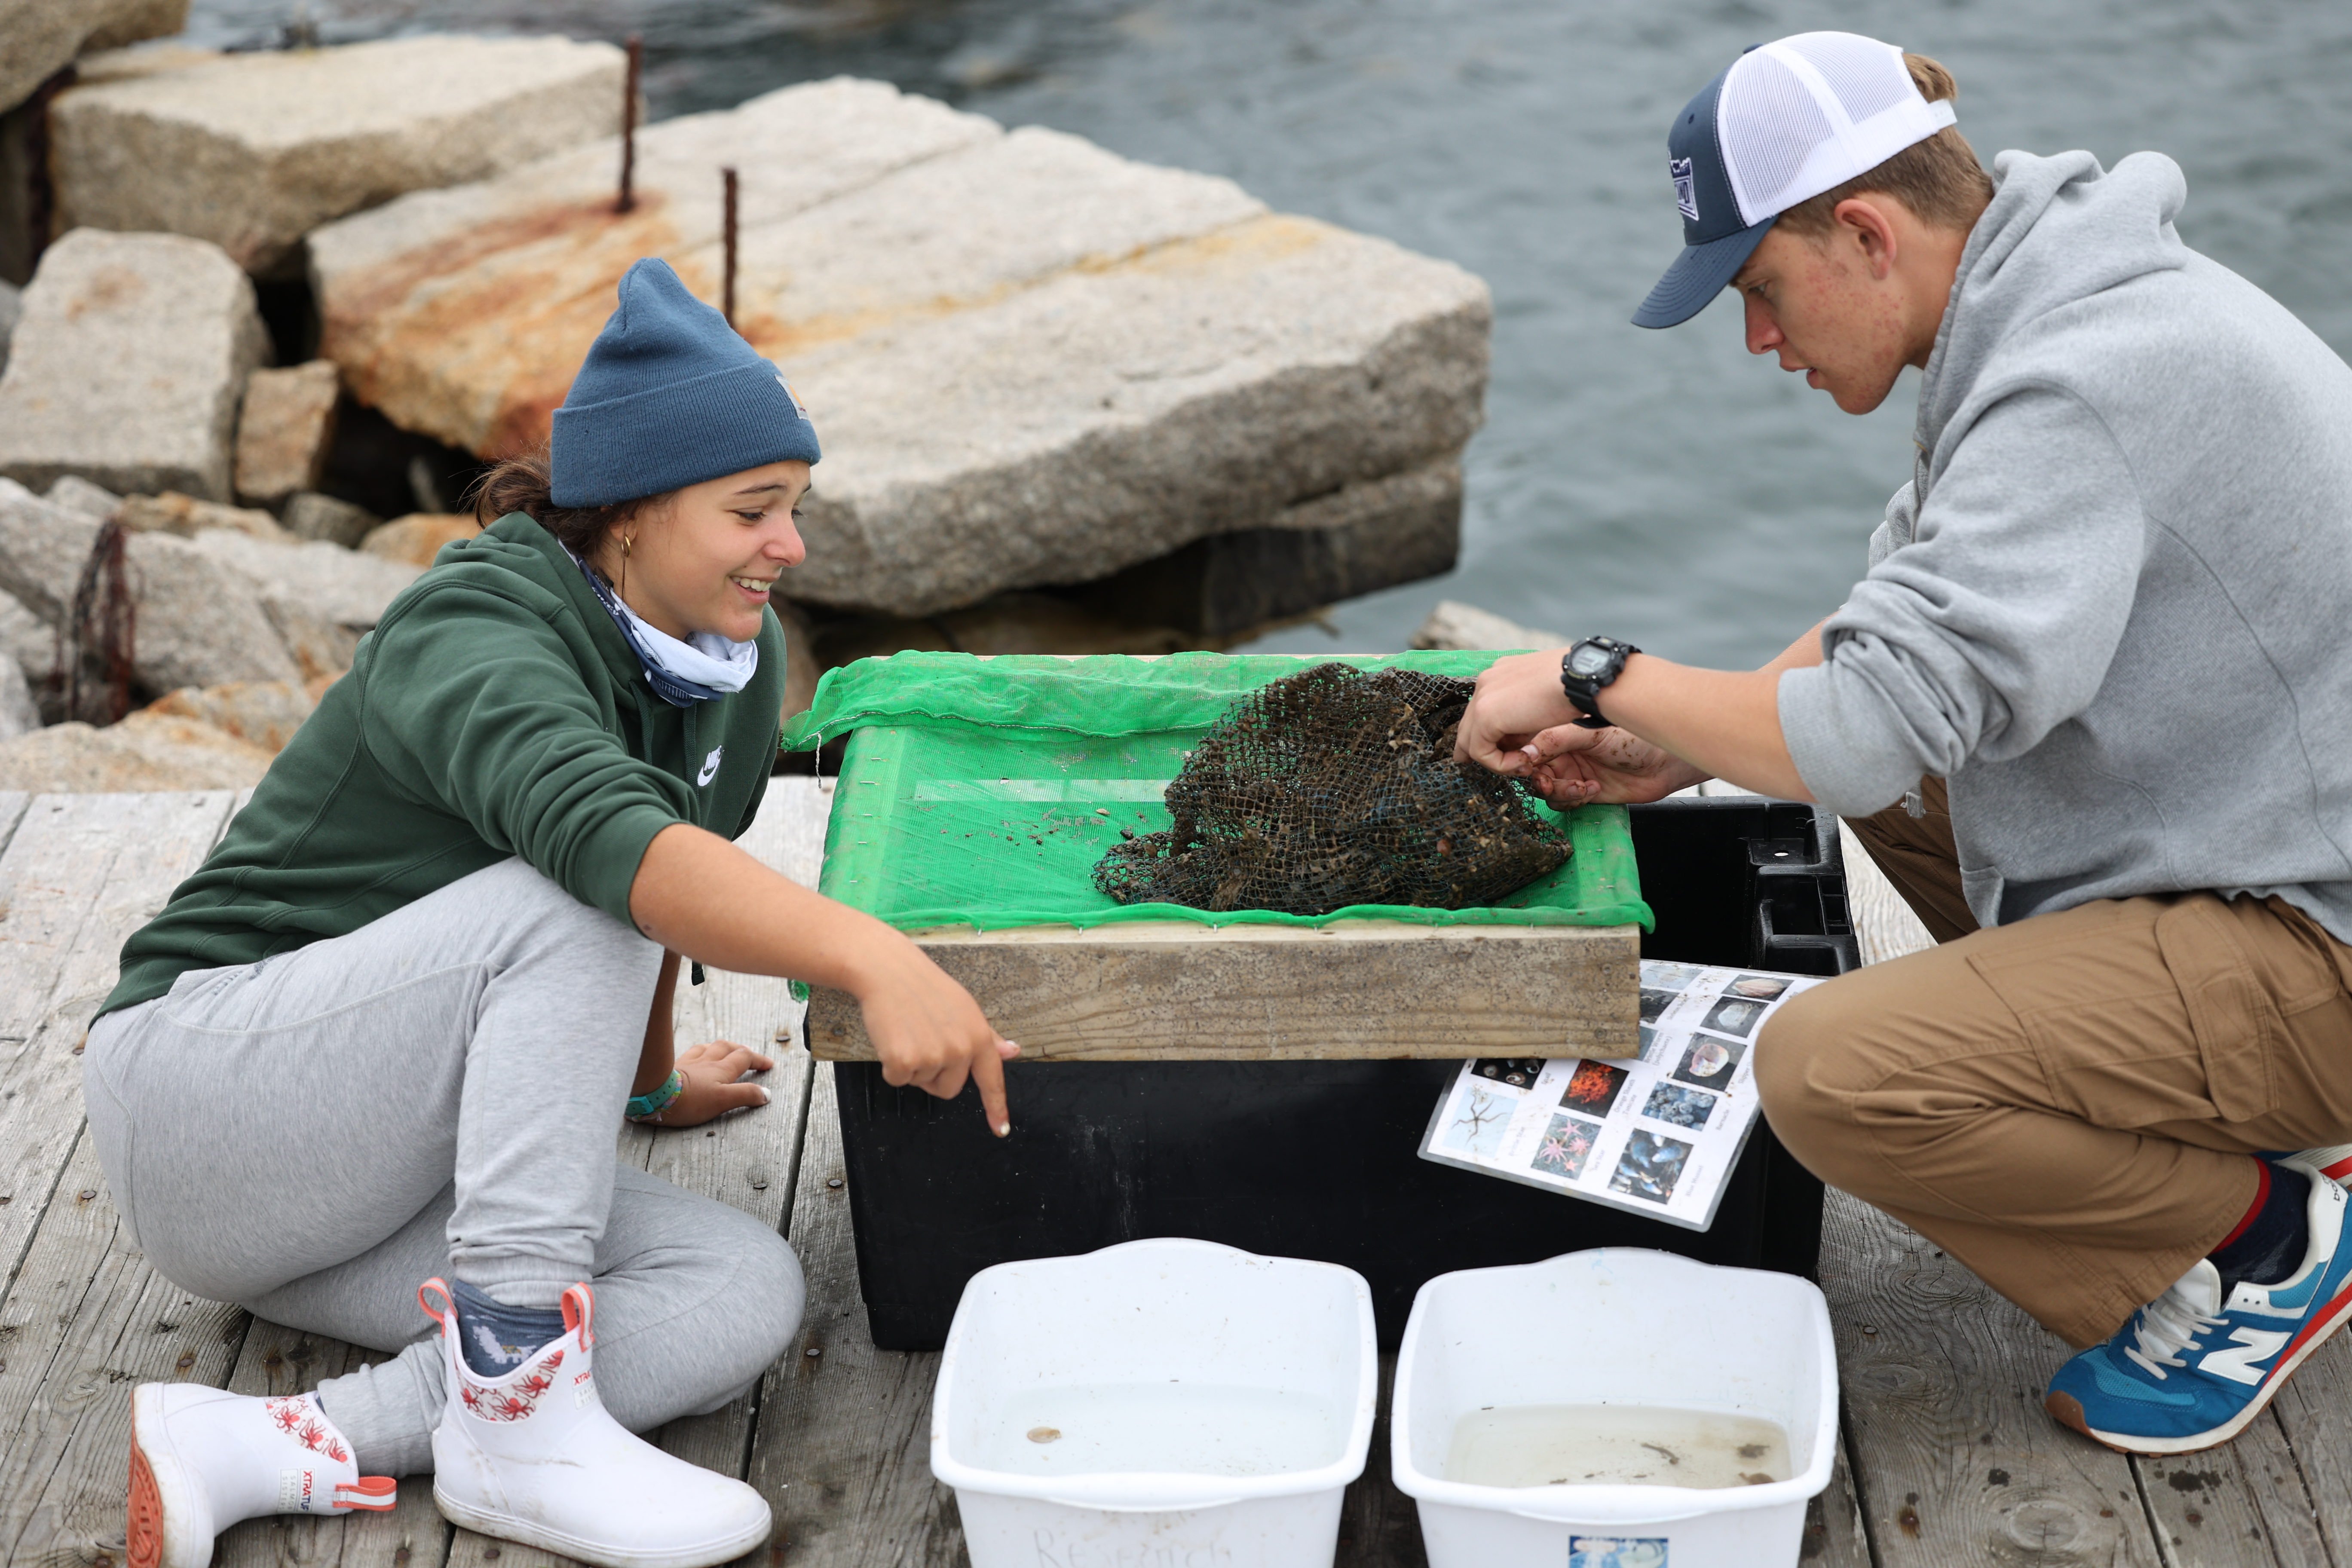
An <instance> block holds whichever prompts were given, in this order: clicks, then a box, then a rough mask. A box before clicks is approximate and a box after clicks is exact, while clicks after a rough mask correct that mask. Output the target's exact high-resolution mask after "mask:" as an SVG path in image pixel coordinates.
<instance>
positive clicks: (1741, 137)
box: [1716, 53, 1834, 221]
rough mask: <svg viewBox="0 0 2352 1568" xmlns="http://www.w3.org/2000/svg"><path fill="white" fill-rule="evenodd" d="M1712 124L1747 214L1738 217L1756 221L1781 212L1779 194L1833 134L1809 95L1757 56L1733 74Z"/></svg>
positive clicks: (1790, 75) (1789, 74) (1788, 73)
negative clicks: (1718, 132) (1719, 133)
mask: <svg viewBox="0 0 2352 1568" xmlns="http://www.w3.org/2000/svg"><path fill="white" fill-rule="evenodd" d="M1716 123H1717V125H1719V126H1721V127H1722V131H1723V155H1724V161H1725V162H1726V163H1728V164H1729V165H1730V166H1731V174H1732V180H1733V183H1734V186H1735V188H1736V189H1737V190H1738V192H1739V194H1740V196H1741V197H1742V205H1744V206H1745V208H1746V211H1745V212H1744V213H1743V214H1742V215H1741V216H1747V217H1751V218H1752V219H1753V220H1755V221H1761V220H1762V218H1763V217H1764V216H1765V215H1767V214H1769V213H1777V212H1779V211H1780V209H1781V207H1782V205H1784V204H1783V203H1782V202H1781V201H1780V193H1781V192H1782V191H1784V190H1786V189H1788V187H1789V182H1790V181H1791V180H1793V179H1795V178H1796V177H1797V174H1798V171H1800V170H1801V169H1802V168H1803V167H1804V166H1805V160H1806V159H1807V158H1808V157H1810V156H1811V155H1812V151H1813V149H1814V148H1816V147H1818V146H1820V145H1821V144H1822V142H1827V141H1829V140H1830V139H1831V137H1832V135H1833V134H1834V133H1833V132H1832V131H1831V130H1830V122H1829V120H1828V118H1827V117H1826V116H1824V115H1823V114H1822V110H1821V106H1820V105H1819V104H1816V103H1815V102H1814V101H1813V94H1812V89H1810V88H1808V87H1807V86H1806V85H1805V84H1804V83H1803V82H1802V81H1801V80H1799V79H1798V77H1797V73H1796V72H1794V71H1792V70H1790V68H1788V67H1787V66H1784V65H1782V64H1781V63H1780V61H1779V60H1776V59H1774V58H1772V57H1771V56H1770V55H1768V54H1762V53H1758V54H1752V55H1748V56H1747V57H1745V58H1742V59H1741V60H1740V62H1739V63H1738V65H1737V66H1735V67H1734V68H1732V72H1731V75H1730V77H1729V79H1727V80H1726V81H1725V82H1724V84H1723V102H1722V107H1721V109H1720V110H1719V111H1718V112H1717V117H1716Z"/></svg>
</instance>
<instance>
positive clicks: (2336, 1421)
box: [2199, 1333, 2352, 1568]
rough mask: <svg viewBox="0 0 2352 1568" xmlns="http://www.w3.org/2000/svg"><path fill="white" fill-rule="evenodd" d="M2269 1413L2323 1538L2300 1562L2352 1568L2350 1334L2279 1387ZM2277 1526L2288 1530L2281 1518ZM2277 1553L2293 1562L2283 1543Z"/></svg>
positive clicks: (2315, 1355)
mask: <svg viewBox="0 0 2352 1568" xmlns="http://www.w3.org/2000/svg"><path fill="white" fill-rule="evenodd" d="M2271 1413H2272V1414H2273V1415H2274V1416H2276V1417H2277V1419H2278V1424H2279V1430H2280V1432H2281V1434H2282V1435H2283V1436H2284V1437H2285V1438H2286V1441H2287V1447H2288V1451H2289V1453H2290V1454H2291V1455H2292V1457H2293V1458H2294V1466H2295V1473H2296V1475H2297V1476H2298V1477H2300V1479H2302V1482H2303V1486H2304V1489H2305V1496H2306V1497H2307V1498H2308V1499H2309V1500H2310V1504H2311V1509H2312V1521H2311V1522H2312V1529H2313V1531H2315V1532H2316V1534H2317V1535H2318V1537H2319V1542H2320V1550H2318V1551H2311V1550H2309V1549H2308V1548H2307V1547H2306V1548H2305V1553H2306V1554H2305V1556H2304V1557H2303V1558H2302V1559H2301V1561H2302V1562H2305V1563H2332V1564H2334V1565H2335V1568H2352V1441H2347V1436H2352V1432H2347V1428H2352V1333H2339V1334H2337V1335H2336V1337H2335V1338H2334V1339H2332V1340H2330V1341H2329V1342H2327V1343H2326V1344H2324V1345H2322V1346H2320V1347H2319V1349H2318V1350H2317V1351H2315V1352H2313V1354H2312V1357H2311V1359H2310V1360H2309V1361H2306V1362H2305V1363H2303V1365H2302V1366H2301V1367H2300V1368H2298V1369H2297V1370H2296V1372H2295V1374H2294V1377H2292V1378H2290V1379H2289V1380H2288V1381H2287V1385H2286V1386H2285V1387H2284V1388H2283V1389H2281V1390H2280V1391H2279V1394H2278V1397H2277V1399H2276V1400H2274V1401H2273V1404H2272V1405H2271ZM2199 1479H2200V1480H2201V1479H2202V1477H2201V1476H2200V1478H2199ZM2281 1489H2282V1490H2285V1488H2284V1485H2282V1488H2281ZM2288 1495H2289V1496H2290V1498H2291V1497H2292V1493H2291V1492H2290V1493H2289V1494H2288ZM2267 1519H2268V1516H2267V1514H2265V1520H2266V1521H2267ZM2273 1528H2279V1529H2280V1531H2281V1534H2282V1535H2283V1536H2284V1534H2285V1530H2284V1525H2283V1522H2282V1525H2280V1526H2276V1527H2273ZM2279 1557H2280V1560H2281V1561H2282V1562H2290V1561H2294V1559H2291V1558H2290V1557H2289V1556H2288V1554H2287V1551H2286V1549H2285V1548H2284V1546H2282V1547H2281V1549H2280V1552H2279Z"/></svg>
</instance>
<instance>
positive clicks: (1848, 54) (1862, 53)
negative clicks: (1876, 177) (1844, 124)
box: [1784, 33, 1912, 125]
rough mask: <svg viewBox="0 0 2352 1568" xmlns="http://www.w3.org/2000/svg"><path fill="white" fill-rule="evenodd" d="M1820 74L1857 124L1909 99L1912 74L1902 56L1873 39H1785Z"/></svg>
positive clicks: (1849, 35) (1839, 35)
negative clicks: (1904, 63)
mask: <svg viewBox="0 0 2352 1568" xmlns="http://www.w3.org/2000/svg"><path fill="white" fill-rule="evenodd" d="M1784 42H1785V43H1786V45H1787V47H1788V48H1789V49H1790V51H1792V52H1793V53H1796V54H1798V55H1801V56H1803V57H1804V58H1805V60H1806V62H1807V63H1808V64H1810V65H1811V67H1812V68H1814V69H1815V70H1817V71H1819V72H1821V73H1822V80H1823V81H1826V82H1828V83H1829V84H1830V90H1831V91H1832V92H1834V93H1836V94H1837V100H1838V104H1839V106H1840V107H1841V108H1843V110H1845V116H1846V118H1847V119H1848V120H1851V121H1853V122H1854V123H1855V124H1857V125H1859V124H1860V123H1862V121H1865V120H1867V119H1869V118H1870V117H1871V116H1872V115H1874V114H1878V113H1882V112H1884V111H1885V110H1889V109H1892V108H1894V107H1895V105H1896V104H1898V103H1900V102H1902V101H1903V100H1904V99H1905V98H1906V97H1907V96H1909V94H1910V92H1911V90H1912V87H1911V73H1910V71H1909V70H1908V69H1907V68H1906V67H1905V66H1904V65H1903V62H1902V57H1901V56H1899V55H1897V54H1896V53H1895V51H1894V50H1893V49H1890V48H1888V47H1886V46H1885V44H1882V43H1880V42H1878V41H1877V40H1876V39H1874V38H1863V37H1855V36H1854V35H1853V34H1852V33H1804V34H1800V35H1799V36H1798V37H1793V38H1789V39H1786V40H1784Z"/></svg>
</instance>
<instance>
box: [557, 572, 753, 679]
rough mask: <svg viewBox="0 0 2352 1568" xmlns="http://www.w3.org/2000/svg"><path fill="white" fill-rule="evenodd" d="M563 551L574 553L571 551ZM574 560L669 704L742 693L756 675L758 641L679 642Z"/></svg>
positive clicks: (705, 638) (710, 638)
mask: <svg viewBox="0 0 2352 1568" xmlns="http://www.w3.org/2000/svg"><path fill="white" fill-rule="evenodd" d="M564 553H565V554H566V555H572V552H571V551H570V550H566V551H565V552H564ZM572 563H574V564H575V565H577V566H578V567H579V568H580V574H581V575H582V576H583V577H585V578H587V579H588V586H589V587H591V588H593V590H595V594H596V600H597V603H599V604H601V605H604V611H605V613H606V614H607V615H609V616H612V617H613V624H614V626H618V627H620V628H621V636H622V637H623V638H624V639H625V640H626V641H627V643H628V645H629V651H631V652H632V653H634V654H635V655H636V656H637V663H638V665H639V666H640V667H641V668H643V669H644V670H645V672H646V684H647V685H649V686H651V687H652V688H653V689H654V694H655V695H656V696H657V697H659V698H660V699H661V700H663V701H665V702H667V703H668V704H669V705H670V706H672V707H673V708H688V707H691V706H693V705H694V704H695V703H697V702H708V701H710V700H712V699H713V698H718V697H725V696H728V695H730V694H731V693H733V692H737V691H740V690H742V689H743V688H745V687H746V686H749V685H751V677H752V676H754V675H756V674H758V673H759V669H760V645H759V642H758V641H757V639H754V640H752V641H750V642H729V641H728V640H727V639H726V638H725V637H720V636H719V634H718V633H716V632H697V633H696V634H695V635H694V639H693V640H692V641H691V642H680V641H678V639H677V638H676V637H672V636H670V635H669V634H668V633H667V632H666V631H663V630H662V629H661V628H659V627H658V626H653V625H652V624H651V623H649V622H647V621H646V618H645V617H644V616H640V615H638V614H637V613H636V611H635V610H633V609H631V608H629V606H628V605H625V604H623V603H622V602H621V596H620V595H618V594H615V593H614V592H613V588H612V585H611V584H608V583H606V582H605V581H604V578H602V577H600V576H598V575H597V574H596V573H595V570H594V569H593V567H591V566H590V565H589V564H588V563H587V562H585V561H583V560H582V559H581V558H580V557H579V556H577V555H572Z"/></svg>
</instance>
